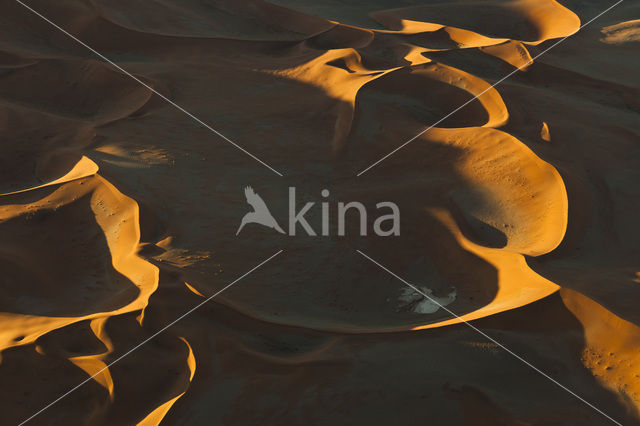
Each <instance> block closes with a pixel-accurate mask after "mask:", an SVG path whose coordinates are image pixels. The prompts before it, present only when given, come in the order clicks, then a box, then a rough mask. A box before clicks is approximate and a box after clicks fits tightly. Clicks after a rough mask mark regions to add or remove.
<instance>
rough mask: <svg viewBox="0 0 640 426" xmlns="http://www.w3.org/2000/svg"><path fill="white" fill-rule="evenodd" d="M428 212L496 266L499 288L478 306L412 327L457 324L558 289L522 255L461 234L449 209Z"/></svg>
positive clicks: (475, 252)
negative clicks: (484, 245) (491, 298)
mask: <svg viewBox="0 0 640 426" xmlns="http://www.w3.org/2000/svg"><path fill="white" fill-rule="evenodd" d="M431 212H432V214H433V215H434V216H435V217H437V218H438V219H439V220H440V221H441V222H442V223H443V224H444V225H445V226H446V227H447V228H449V229H450V230H451V232H453V234H454V235H455V238H456V240H457V241H458V242H459V244H460V245H461V246H462V247H464V248H465V249H466V250H469V251H470V252H472V253H474V254H476V255H477V256H479V257H481V258H483V259H484V260H486V261H487V262H489V263H490V264H491V265H493V266H494V267H495V268H496V269H497V271H498V292H497V294H496V296H495V298H494V299H493V300H492V301H491V303H489V304H488V305H486V306H483V307H482V308H480V309H477V310H475V311H473V312H470V313H468V314H465V315H461V316H460V317H458V318H452V319H450V320H446V321H439V322H436V323H432V324H425V325H420V326H417V327H413V328H412V330H425V329H429V328H437V327H444V326H447V325H454V324H460V323H461V322H463V321H472V320H475V319H479V318H483V317H486V316H489V315H493V314H497V313H500V312H505V311H508V310H511V309H516V308H519V307H522V306H524V305H527V304H529V303H533V302H535V301H537V300H540V299H542V298H544V297H547V296H549V295H551V294H553V293H555V292H556V291H558V290H559V289H560V286H558V285H556V284H554V283H553V282H551V281H549V280H547V279H545V278H543V277H541V276H540V275H538V274H537V273H535V272H534V271H533V270H531V269H530V268H529V266H528V265H527V262H526V260H525V258H524V256H523V255H521V254H519V253H511V252H508V251H504V250H500V249H491V248H487V247H483V246H480V245H478V244H475V243H473V242H471V241H469V240H467V239H466V238H465V237H464V236H463V235H462V232H460V230H459V229H458V227H457V225H456V224H455V221H454V220H453V218H452V217H451V215H450V214H449V213H448V212H446V211H444V210H439V211H436V210H432V211H431ZM454 313H455V312H454Z"/></svg>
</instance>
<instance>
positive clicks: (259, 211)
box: [236, 186, 284, 235]
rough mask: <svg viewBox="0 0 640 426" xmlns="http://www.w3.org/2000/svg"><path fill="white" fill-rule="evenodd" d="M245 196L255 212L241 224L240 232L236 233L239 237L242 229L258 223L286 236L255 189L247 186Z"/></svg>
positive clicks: (247, 216)
mask: <svg viewBox="0 0 640 426" xmlns="http://www.w3.org/2000/svg"><path fill="white" fill-rule="evenodd" d="M244 196H245V197H246V198H247V203H249V205H250V206H251V207H253V211H252V212H249V213H247V214H245V215H244V217H243V218H242V222H241V223H240V227H239V228H238V231H236V235H238V234H239V233H240V231H241V230H242V228H244V226H245V225H246V224H248V223H257V224H260V225H263V226H266V227H268V228H272V229H275V230H276V231H278V232H279V233H281V234H284V231H283V230H282V228H280V225H278V222H276V220H275V219H274V217H273V216H272V215H271V212H270V211H269V209H268V208H267V205H266V204H265V202H264V200H263V199H262V198H260V196H259V195H258V194H256V192H255V191H254V190H253V188H251V187H250V186H247V187H246V188H245V189H244Z"/></svg>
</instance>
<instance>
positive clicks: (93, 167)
mask: <svg viewBox="0 0 640 426" xmlns="http://www.w3.org/2000/svg"><path fill="white" fill-rule="evenodd" d="M96 173H98V165H97V164H96V163H94V162H93V161H92V160H91V159H90V158H88V157H85V156H84V155H83V156H82V158H80V160H79V161H78V162H77V163H76V165H75V166H73V168H72V169H71V170H69V172H68V173H67V174H65V175H64V176H62V177H60V178H58V179H55V180H52V181H50V182H47V183H43V184H42V185H38V186H34V187H31V188H25V189H20V190H18V191H13V192H5V193H4V194H0V197H3V196H6V195H15V194H21V193H23V192H27V191H34V190H36V189H40V188H46V187H47V186H52V185H59V184H61V183H66V182H71V181H72V180H77V179H82V178H84V177H88V176H93V175H95V174H96Z"/></svg>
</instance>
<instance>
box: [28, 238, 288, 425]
mask: <svg viewBox="0 0 640 426" xmlns="http://www.w3.org/2000/svg"><path fill="white" fill-rule="evenodd" d="M280 253H282V250H280V251H278V252H277V253H275V254H272V255H271V256H270V257H269V258H267V259H265V260H263V261H262V262H260V263H259V264H258V265H256V266H254V267H253V268H251V269H250V270H249V271H248V272H245V273H244V274H243V275H241V276H239V277H238V278H236V279H235V280H233V281H232V282H231V283H229V284H227V285H226V286H225V287H224V288H223V289H222V290H219V291H217V292H216V293H214V294H213V295H211V296H209V297H207V298H206V299H204V300H203V301H202V302H200V303H198V304H197V305H196V306H194V307H193V308H191V309H189V310H188V311H187V312H185V313H184V314H182V315H180V316H179V317H178V318H176V319H175V320H173V321H171V322H170V323H169V324H167V325H166V326H164V327H163V328H161V329H160V330H158V331H156V332H155V333H153V334H152V335H151V336H149V337H147V338H146V339H144V340H143V341H142V342H140V343H138V344H137V345H136V346H134V347H133V348H132V349H129V350H128V351H127V352H125V353H124V354H122V355H120V356H119V357H118V358H116V359H115V360H113V361H112V362H110V363H109V364H107V366H106V367H104V368H103V369H102V370H100V371H98V372H97V373H95V374H94V375H93V376H91V377H89V378H87V379H86V380H84V381H83V382H81V383H80V384H78V385H77V386H75V387H74V388H72V389H70V390H69V391H67V392H66V393H64V394H63V395H61V396H60V397H58V398H57V399H55V400H54V401H52V402H50V403H49V404H48V405H46V406H45V407H43V408H42V409H41V410H40V411H38V412H36V413H35V414H33V415H32V416H31V417H29V418H27V419H25V420H23V421H22V422H21V423H20V424H19V425H18V426H22V425H24V424H25V423H27V422H29V421H30V420H32V419H33V418H34V417H36V416H37V415H38V414H41V413H42V412H43V411H45V410H47V409H48V408H50V407H51V406H52V405H54V404H56V403H58V402H59V401H60V400H62V399H64V398H65V397H67V396H68V395H69V394H71V393H72V392H74V391H75V390H77V389H78V388H80V387H81V386H83V385H84V384H86V383H88V382H90V381H91V380H93V379H94V378H95V377H96V376H97V375H99V374H100V373H102V372H103V371H104V370H107V369H108V368H109V367H111V366H112V365H113V364H115V363H116V362H118V361H120V360H121V359H123V358H124V357H126V356H127V355H129V354H131V353H132V352H134V351H135V350H137V349H138V348H140V347H141V346H142V345H144V344H145V343H147V342H149V341H150V340H152V339H153V338H154V337H156V336H157V335H159V334H160V333H162V332H163V331H165V330H166V329H168V328H169V327H171V326H173V325H174V324H176V323H177V322H178V321H180V320H181V319H183V318H184V317H186V316H187V315H189V314H191V313H193V312H194V311H195V310H196V309H198V308H200V307H201V306H202V305H204V304H205V303H207V302H209V301H210V300H211V299H213V298H214V297H216V296H217V295H219V294H220V293H222V292H223V291H225V290H226V289H228V288H229V287H231V286H232V285H234V284H235V283H237V282H238V281H240V280H241V279H243V278H244V277H246V276H247V275H249V274H250V273H252V272H253V271H255V270H256V269H258V268H259V267H261V266H262V265H264V264H265V263H267V262H268V261H270V260H271V259H273V258H274V257H276V256H277V255H279V254H280Z"/></svg>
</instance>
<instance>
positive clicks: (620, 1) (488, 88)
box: [356, 0, 624, 176]
mask: <svg viewBox="0 0 640 426" xmlns="http://www.w3.org/2000/svg"><path fill="white" fill-rule="evenodd" d="M623 1H624V0H618V2H617V3H615V4H614V5H612V6H609V7H608V8H606V9H605V10H604V11H602V12H600V13H599V14H598V15H597V16H596V17H594V18H592V19H590V20H589V21H587V22H585V23H584V24H582V25H581V26H580V28H578V31H580V30H581V29H583V28H584V27H586V26H587V25H589V24H590V23H592V22H593V21H595V20H596V19H598V18H599V17H601V16H602V15H604V14H605V13H607V12H608V11H610V10H611V9H613V8H614V7H616V6H617V5H619V4H620V3H622V2H623ZM578 31H576V32H575V33H573V34H570V35H568V36H566V37H563V38H561V39H560V40H558V41H557V42H555V43H553V44H552V45H551V46H550V47H548V48H546V49H545V50H543V51H542V52H540V53H538V54H537V55H536V56H534V57H533V58H531V59H530V60H529V61H528V62H527V63H526V64H524V65H523V66H522V67H518V68H516V69H515V70H513V71H511V72H510V73H509V74H507V75H505V76H504V77H502V78H501V79H500V80H498V81H496V82H495V83H494V84H492V85H491V86H489V87H487V88H486V89H484V90H483V91H482V92H480V93H479V94H477V95H475V96H474V97H473V98H471V99H469V100H468V101H467V102H465V103H463V104H462V105H460V106H459V107H458V108H456V109H454V110H453V111H451V112H450V113H449V114H447V115H445V116H444V117H442V118H441V119H439V120H438V121H436V122H435V123H433V124H432V125H431V126H429V127H427V128H426V129H424V130H423V131H421V132H420V133H418V134H417V135H415V136H414V137H412V138H411V139H409V140H408V141H406V142H405V143H403V144H402V145H400V146H399V147H397V148H396V149H394V150H393V151H391V152H390V153H388V154H387V155H385V156H384V157H382V158H381V159H379V160H378V161H376V162H375V163H373V164H371V165H370V166H369V167H367V168H366V169H364V170H362V171H361V172H360V173H358V174H357V175H356V176H360V175H362V174H364V173H365V172H367V171H368V170H370V169H372V168H373V167H375V166H377V165H378V164H380V163H381V162H383V161H384V160H386V159H387V158H389V157H391V156H392V155H393V154H395V153H396V152H398V151H400V150H401V149H402V148H404V147H405V146H407V145H409V144H410V143H411V142H413V141H414V140H416V139H418V138H419V137H420V136H422V135H424V134H425V133H427V132H428V131H429V130H431V129H433V128H434V127H436V126H437V125H438V124H440V123H442V122H443V121H444V120H446V119H447V118H449V117H451V116H452V115H453V114H455V113H456V112H458V111H460V110H461V109H462V108H464V107H466V106H467V105H469V104H470V103H471V102H473V101H475V100H476V99H478V98H479V97H480V96H482V95H484V94H485V93H487V92H488V91H489V90H491V89H493V88H495V87H496V86H497V85H498V84H500V83H502V82H503V81H505V80H506V79H508V78H509V77H511V76H512V75H514V74H515V73H517V72H518V71H521V70H522V68H524V67H526V66H528V65H531V64H532V63H533V61H535V60H536V59H538V58H539V57H540V56H542V55H544V54H545V53H547V52H548V51H550V50H551V49H553V48H554V47H556V46H557V45H559V44H560V43H562V42H563V41H565V40H566V39H568V38H569V37H571V36H573V35H574V34H576V33H577V32H578Z"/></svg>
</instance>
